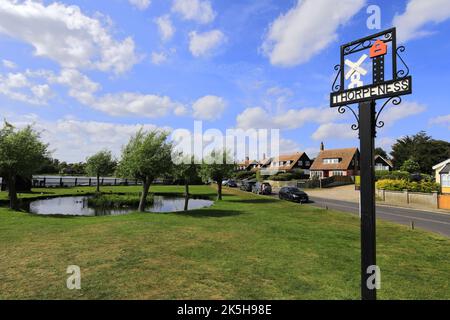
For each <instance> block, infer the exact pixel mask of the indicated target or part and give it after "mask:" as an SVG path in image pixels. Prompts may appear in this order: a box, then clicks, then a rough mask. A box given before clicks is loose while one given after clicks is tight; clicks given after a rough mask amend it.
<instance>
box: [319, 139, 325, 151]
mask: <svg viewBox="0 0 450 320" xmlns="http://www.w3.org/2000/svg"><path fill="white" fill-rule="evenodd" d="M324 150H325V145H324V144H323V141H322V142H321V143H320V151H324Z"/></svg>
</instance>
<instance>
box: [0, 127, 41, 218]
mask: <svg viewBox="0 0 450 320" xmlns="http://www.w3.org/2000/svg"><path fill="white" fill-rule="evenodd" d="M47 148H48V145H47V144H45V143H43V142H41V141H40V135H39V133H37V132H36V131H34V130H33V128H32V127H31V126H27V127H25V128H24V129H20V130H16V129H15V128H14V127H13V126H12V125H10V124H9V123H7V122H6V121H5V125H4V127H3V128H2V129H1V130H0V173H1V175H2V176H3V177H4V178H6V181H7V184H8V197H9V207H10V208H11V209H15V210H17V209H18V201H17V190H16V181H17V178H18V177H19V176H22V177H28V176H31V175H32V174H33V173H34V172H35V171H37V170H38V169H39V168H40V167H41V166H42V164H43V163H44V162H45V158H46V157H48V156H49V155H48V150H47Z"/></svg>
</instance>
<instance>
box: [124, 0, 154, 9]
mask: <svg viewBox="0 0 450 320" xmlns="http://www.w3.org/2000/svg"><path fill="white" fill-rule="evenodd" d="M128 2H130V3H131V4H132V5H133V6H135V7H136V8H138V9H139V10H145V9H147V8H148V7H149V6H150V0H128Z"/></svg>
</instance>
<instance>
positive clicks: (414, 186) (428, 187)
mask: <svg viewBox="0 0 450 320" xmlns="http://www.w3.org/2000/svg"><path fill="white" fill-rule="evenodd" d="M376 187H377V189H384V190H389V191H403V190H408V191H411V192H423V193H432V192H437V191H439V189H440V186H439V184H436V183H434V182H429V181H421V182H416V181H413V182H411V181H407V180H392V179H384V180H380V181H378V182H377V183H376Z"/></svg>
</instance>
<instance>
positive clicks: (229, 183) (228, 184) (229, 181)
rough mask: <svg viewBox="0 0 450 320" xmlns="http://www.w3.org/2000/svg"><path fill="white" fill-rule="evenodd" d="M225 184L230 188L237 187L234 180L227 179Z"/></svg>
mask: <svg viewBox="0 0 450 320" xmlns="http://www.w3.org/2000/svg"><path fill="white" fill-rule="evenodd" d="M227 186H228V187H230V188H237V186H238V185H237V183H236V182H235V181H233V180H228V182H227Z"/></svg>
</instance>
